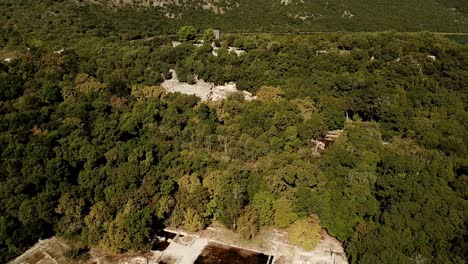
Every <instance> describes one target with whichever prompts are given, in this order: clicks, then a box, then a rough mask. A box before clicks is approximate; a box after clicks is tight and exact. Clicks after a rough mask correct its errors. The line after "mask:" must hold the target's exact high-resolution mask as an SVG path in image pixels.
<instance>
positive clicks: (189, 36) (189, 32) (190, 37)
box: [178, 26, 197, 42]
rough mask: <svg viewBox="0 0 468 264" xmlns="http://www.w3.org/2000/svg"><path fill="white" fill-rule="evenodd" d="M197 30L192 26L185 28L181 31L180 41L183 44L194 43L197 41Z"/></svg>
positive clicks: (179, 32)
mask: <svg viewBox="0 0 468 264" xmlns="http://www.w3.org/2000/svg"><path fill="white" fill-rule="evenodd" d="M196 33H197V30H196V29H195V28H194V27H192V26H183V27H181V28H180V29H179V31H178V34H179V40H180V41H181V42H192V41H194V40H195V37H196V35H195V34H196Z"/></svg>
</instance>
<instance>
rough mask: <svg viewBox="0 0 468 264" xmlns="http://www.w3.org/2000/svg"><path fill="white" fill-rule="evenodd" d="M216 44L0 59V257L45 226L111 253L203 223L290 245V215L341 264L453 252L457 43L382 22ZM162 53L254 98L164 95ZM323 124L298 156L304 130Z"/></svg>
mask: <svg viewBox="0 0 468 264" xmlns="http://www.w3.org/2000/svg"><path fill="white" fill-rule="evenodd" d="M78 17H80V16H78ZM80 19H83V18H81V17H80ZM83 21H84V20H83ZM70 30H71V31H73V30H74V29H73V28H71V29H70ZM77 34H79V33H77ZM220 45H221V46H222V48H221V49H220V50H219V51H218V53H219V56H218V57H215V56H213V55H212V53H211V46H210V45H205V46H202V47H200V48H196V47H194V46H193V45H191V44H182V45H180V46H178V47H176V48H172V46H171V45H170V41H169V40H168V39H159V38H155V39H154V40H152V41H126V40H122V39H120V38H116V37H114V38H103V37H101V38H100V37H97V36H88V38H83V39H81V40H80V41H77V42H74V43H73V46H74V49H66V50H64V51H63V52H54V51H53V50H51V49H49V48H48V46H47V45H46V44H45V43H41V42H33V43H31V44H30V46H29V47H30V49H29V50H26V49H25V50H23V52H21V54H20V55H19V57H18V60H13V61H12V62H11V63H6V62H2V63H0V87H2V89H1V90H0V91H1V93H0V157H1V158H0V200H1V203H0V212H1V215H0V256H1V261H5V260H8V259H10V258H12V257H13V256H15V255H17V254H19V253H21V252H22V251H23V250H24V249H25V248H27V247H28V246H29V245H30V244H31V243H33V242H35V241H36V240H37V239H38V238H42V237H46V236H49V235H52V234H59V235H61V236H64V237H67V238H70V239H75V240H79V241H81V242H82V243H84V244H88V245H91V246H98V247H101V248H104V249H106V250H109V251H112V252H124V251H127V250H147V249H148V248H149V247H150V246H151V245H150V243H149V240H150V237H151V234H152V233H153V232H154V231H156V230H157V229H158V228H161V227H162V226H165V225H171V226H181V227H185V228H187V229H189V230H192V231H195V230H199V229H202V228H204V227H206V226H207V225H209V224H210V223H212V222H213V221H218V222H220V223H222V224H224V225H225V226H226V227H228V228H231V229H234V230H236V231H237V232H239V233H241V234H242V235H243V236H244V237H246V238H251V237H254V236H255V234H256V233H257V232H258V230H259V229H260V228H267V227H271V226H272V227H276V228H288V227H289V230H290V236H291V241H292V242H293V243H296V244H298V245H300V246H303V247H306V248H310V247H313V245H314V243H316V240H315V237H314V236H313V235H311V237H313V239H314V240H312V241H305V240H304V237H303V236H302V234H303V230H302V229H301V228H303V227H304V225H306V224H308V225H310V226H311V228H310V229H308V230H307V231H312V230H319V228H320V226H321V227H324V228H327V230H328V231H329V232H330V233H331V234H332V235H334V236H336V237H337V238H339V239H340V240H342V241H344V246H345V249H346V252H347V254H348V256H349V258H350V261H351V262H352V263H356V262H359V263H413V262H414V261H415V260H417V261H426V262H432V263H464V262H465V259H464V257H463V256H466V255H467V252H466V250H467V248H468V247H467V244H466V239H465V238H466V235H467V229H466V212H467V211H468V210H467V209H468V207H467V206H468V205H467V201H466V199H467V192H466V190H467V171H468V169H467V168H468V160H467V157H468V155H467V154H468V151H467V147H468V142H467V137H466V131H467V123H466V120H468V114H467V111H466V110H467V95H468V93H467V86H466V84H467V83H468V80H467V75H466V71H467V68H466V67H467V65H468V64H467V56H466V54H467V51H468V50H467V47H466V46H461V45H457V44H455V43H453V42H450V41H449V40H448V39H445V38H443V37H437V36H434V35H431V34H396V33H366V34H319V35H314V36H296V37H291V36H284V37H273V36H267V35H265V36H262V37H260V36H248V37H239V36H234V35H232V36H227V37H226V38H225V39H222V40H221V43H220ZM229 45H234V46H238V47H241V48H243V49H246V50H247V53H246V54H245V55H242V56H240V57H238V56H237V55H235V54H229V53H228V52H227V50H226V49H225V47H227V46H229ZM223 47H224V48H223ZM431 56H435V57H431ZM170 68H175V69H176V70H177V73H178V76H186V77H187V78H189V77H193V76H194V75H198V76H200V77H201V78H203V79H205V80H209V81H212V82H214V83H223V82H226V81H236V82H237V83H238V87H239V88H240V89H246V90H249V91H251V92H255V93H256V94H257V96H258V100H256V101H250V102H247V101H244V100H242V97H240V96H236V95H234V96H232V97H231V98H229V99H228V100H225V101H221V102H218V103H215V102H210V103H201V102H200V101H199V99H198V98H196V97H194V96H187V95H181V94H165V93H164V91H163V90H162V89H161V87H158V86H157V85H158V84H159V83H161V82H162V81H163V80H164V79H165V78H169V77H170V76H169V69H170ZM346 112H347V113H348V115H349V116H350V117H352V121H348V122H346V121H345V113H346ZM341 128H344V133H343V134H342V136H341V137H340V138H339V139H338V140H337V141H336V142H335V144H333V145H332V146H331V147H329V148H328V149H326V150H325V152H324V153H323V155H321V156H317V155H316V154H314V144H313V143H312V142H311V139H315V138H318V137H320V136H321V135H323V134H324V133H325V132H326V131H328V130H332V129H341ZM311 237H308V238H311Z"/></svg>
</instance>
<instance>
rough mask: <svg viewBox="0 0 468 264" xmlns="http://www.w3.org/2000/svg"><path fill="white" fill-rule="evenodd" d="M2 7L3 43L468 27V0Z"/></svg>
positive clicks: (13, 1)
mask: <svg viewBox="0 0 468 264" xmlns="http://www.w3.org/2000/svg"><path fill="white" fill-rule="evenodd" d="M0 9H1V10H2V12H0V25H1V27H0V46H1V45H2V42H6V41H8V40H10V41H13V42H15V41H16V42H21V41H22V40H25V38H28V37H31V36H35V37H37V36H40V37H41V38H49V39H50V38H57V35H60V36H62V37H65V36H70V35H74V34H83V33H91V34H95V35H99V36H110V35H115V33H117V34H125V35H126V36H127V37H130V38H133V37H138V36H140V35H143V36H145V35H155V34H160V33H175V32H176V31H177V29H178V28H179V27H180V26H182V25H194V26H196V27H197V28H200V29H206V28H210V27H212V28H218V29H221V30H222V31H224V32H261V31H281V32H296V31H385V30H395V31H434V32H463V31H466V29H467V27H468V16H467V4H466V2H465V1H462V0H425V1H420V0H391V1H388V0H373V1H369V0H354V1H344V0H313V1H299V0H230V1H227V0H226V1H221V0H219V1H214V0H200V1H186V0H185V1H184V0H179V1H169V0H153V1H143V0H122V1H117V0H115V1H114V0H80V1H78V0H62V1H52V0H46V1H39V0H2V1H0ZM31 25H34V27H31Z"/></svg>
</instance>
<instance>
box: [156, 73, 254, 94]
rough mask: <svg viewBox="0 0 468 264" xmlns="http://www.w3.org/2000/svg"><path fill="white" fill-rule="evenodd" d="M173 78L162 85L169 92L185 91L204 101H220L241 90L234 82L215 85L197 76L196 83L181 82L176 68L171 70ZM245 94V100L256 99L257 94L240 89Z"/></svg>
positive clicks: (184, 92)
mask: <svg viewBox="0 0 468 264" xmlns="http://www.w3.org/2000/svg"><path fill="white" fill-rule="evenodd" d="M170 72H171V74H172V79H169V80H165V81H164V82H163V83H162V84H161V86H162V87H164V89H166V91H167V92H169V93H176V92H179V93H183V94H188V95H195V96H198V97H200V98H201V100H202V101H218V100H222V99H226V98H227V97H228V96H229V95H231V94H233V93H236V92H239V90H237V87H236V84H235V83H233V82H230V83H226V84H224V85H215V84H213V83H210V82H205V81H204V80H199V79H198V78H196V83H195V84H188V83H184V82H180V81H179V79H178V78H177V74H176V71H175V70H170ZM240 92H242V94H243V95H244V98H245V100H248V101H250V100H255V99H256V96H254V95H252V94H251V93H249V92H247V91H240Z"/></svg>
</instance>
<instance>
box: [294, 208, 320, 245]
mask: <svg viewBox="0 0 468 264" xmlns="http://www.w3.org/2000/svg"><path fill="white" fill-rule="evenodd" d="M320 231H321V227H320V220H319V218H318V216H316V215H311V216H309V218H307V219H301V220H297V221H296V222H294V223H293V224H292V225H291V226H290V227H289V229H288V240H289V242H290V243H291V244H293V245H295V246H299V247H301V248H303V249H305V250H313V249H314V248H315V247H316V246H317V245H318V243H319V242H320V237H321V233H320Z"/></svg>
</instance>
